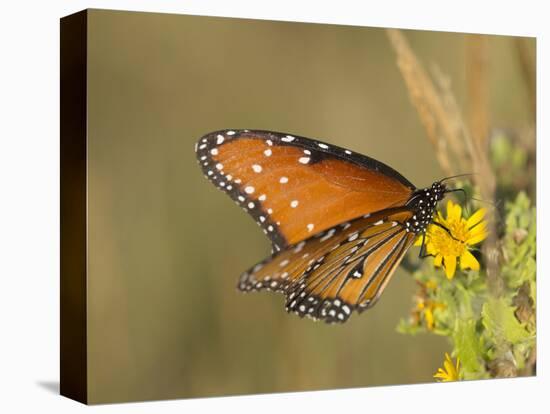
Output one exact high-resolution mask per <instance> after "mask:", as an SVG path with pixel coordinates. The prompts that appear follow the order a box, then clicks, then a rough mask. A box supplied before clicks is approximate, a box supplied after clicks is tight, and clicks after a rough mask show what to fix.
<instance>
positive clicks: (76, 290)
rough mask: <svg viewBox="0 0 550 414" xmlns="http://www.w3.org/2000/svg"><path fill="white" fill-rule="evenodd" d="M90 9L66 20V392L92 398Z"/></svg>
mask: <svg viewBox="0 0 550 414" xmlns="http://www.w3.org/2000/svg"><path fill="white" fill-rule="evenodd" d="M87 20H88V13H87V11H81V12H79V13H76V14H73V15H70V16H67V17H64V18H62V19H61V32H60V39H61V61H60V68H61V69H60V70H61V91H60V106H61V108H60V113H61V120H60V131H61V143H60V144H61V145H60V147H61V148H60V149H61V156H60V160H61V166H60V167H61V183H60V185H61V200H60V202H61V203H60V205H61V246H60V247H61V281H60V286H61V310H60V313H61V314H60V318H61V320H60V324H61V338H60V343H61V349H60V352H61V355H60V361H61V367H60V371H61V372H60V378H61V380H60V392H61V395H64V396H66V397H69V398H72V399H75V400H77V401H80V402H82V403H86V402H87V352H86V348H87V346H86V330H87V326H86V325H87V324H86V308H87V303H86V278H87V274H86V271H87V266H86V265H87V259H86V250H87V241H86V239H87V237H86V204H87V199H86V158H87V153H86V132H87V131H86V115H87V113H86V107H87V105H86V101H87V95H86V89H87V88H86V84H87V81H86V76H87V73H86V65H87V59H86V57H87Z"/></svg>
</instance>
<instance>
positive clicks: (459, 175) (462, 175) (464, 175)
mask: <svg viewBox="0 0 550 414" xmlns="http://www.w3.org/2000/svg"><path fill="white" fill-rule="evenodd" d="M472 175H477V173H468V174H458V175H451V176H450V177H445V178H443V179H441V180H439V182H440V183H442V182H444V181H447V180H452V179H454V178H460V177H471V176H472Z"/></svg>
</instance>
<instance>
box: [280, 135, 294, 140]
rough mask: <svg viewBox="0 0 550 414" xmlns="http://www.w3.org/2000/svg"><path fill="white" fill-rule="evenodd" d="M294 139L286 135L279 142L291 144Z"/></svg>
mask: <svg viewBox="0 0 550 414" xmlns="http://www.w3.org/2000/svg"><path fill="white" fill-rule="evenodd" d="M294 139H295V138H294V137H293V136H292V135H287V136H286V137H282V138H281V141H284V142H292V141H294Z"/></svg>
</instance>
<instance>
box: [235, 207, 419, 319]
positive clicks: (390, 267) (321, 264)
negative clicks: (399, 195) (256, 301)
mask: <svg viewBox="0 0 550 414" xmlns="http://www.w3.org/2000/svg"><path fill="white" fill-rule="evenodd" d="M412 214H413V213H412V212H411V211H410V210H408V209H406V208H393V209H388V210H383V211H380V212H377V213H374V214H372V215H366V216H362V217H360V218H357V219H354V220H352V221H350V222H345V223H342V224H339V225H337V226H335V227H332V228H330V229H327V230H326V231H323V232H321V233H319V234H316V235H314V236H313V237H310V238H308V239H306V240H304V241H301V242H298V243H297V244H294V245H291V246H288V247H287V248H286V249H284V250H283V251H281V252H279V253H276V254H274V255H273V256H272V257H270V258H269V259H267V260H265V261H264V262H262V263H261V264H259V265H257V266H255V267H254V268H252V269H251V270H250V271H248V272H246V273H244V274H243V276H242V277H241V279H240V281H239V286H238V287H239V289H240V290H242V291H254V290H262V289H267V290H274V291H278V292H282V293H284V294H285V296H286V308H287V310H288V311H289V312H295V313H297V314H298V315H300V316H309V317H312V318H314V319H322V320H325V321H326V322H329V323H330V322H345V321H346V320H347V319H348V318H349V316H350V315H351V313H352V311H353V310H357V311H358V312H361V311H362V310H364V309H367V308H368V307H370V306H372V305H373V304H374V303H375V302H376V300H377V299H378V298H379V296H380V294H381V293H382V291H383V290H384V288H385V286H386V285H387V283H388V282H389V279H390V277H391V275H392V273H393V271H394V270H395V269H396V268H397V266H398V264H399V263H400V261H401V259H402V258H403V256H404V254H405V253H406V251H407V250H408V248H409V247H410V246H411V244H412V243H413V241H414V238H415V235H414V234H413V233H410V232H408V231H407V229H406V227H405V225H404V223H405V221H406V220H407V219H409V218H410V217H411V216H412Z"/></svg>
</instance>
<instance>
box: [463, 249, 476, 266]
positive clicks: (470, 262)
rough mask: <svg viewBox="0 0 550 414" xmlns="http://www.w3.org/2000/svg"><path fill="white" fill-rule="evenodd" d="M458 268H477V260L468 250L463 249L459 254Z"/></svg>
mask: <svg viewBox="0 0 550 414" xmlns="http://www.w3.org/2000/svg"><path fill="white" fill-rule="evenodd" d="M460 268H461V269H462V270H464V269H472V270H479V262H478V261H477V259H476V258H475V256H474V255H473V254H472V253H470V252H469V251H468V250H464V253H462V255H461V256H460Z"/></svg>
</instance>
